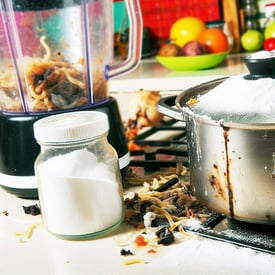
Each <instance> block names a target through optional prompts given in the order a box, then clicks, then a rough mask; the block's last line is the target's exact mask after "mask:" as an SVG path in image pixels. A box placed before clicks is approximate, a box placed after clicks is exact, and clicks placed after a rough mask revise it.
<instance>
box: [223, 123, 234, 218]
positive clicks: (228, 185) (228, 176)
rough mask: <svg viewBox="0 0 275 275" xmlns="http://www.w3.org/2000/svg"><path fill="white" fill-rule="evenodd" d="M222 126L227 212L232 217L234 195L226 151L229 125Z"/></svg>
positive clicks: (228, 140)
mask: <svg viewBox="0 0 275 275" xmlns="http://www.w3.org/2000/svg"><path fill="white" fill-rule="evenodd" d="M222 127H223V136H224V145H225V155H226V179H227V190H228V199H229V213H230V216H231V217H234V204H233V200H234V196H233V191H232V187H233V185H232V183H231V179H230V158H229V153H228V143H229V142H230V139H229V130H230V128H229V127H224V126H222Z"/></svg>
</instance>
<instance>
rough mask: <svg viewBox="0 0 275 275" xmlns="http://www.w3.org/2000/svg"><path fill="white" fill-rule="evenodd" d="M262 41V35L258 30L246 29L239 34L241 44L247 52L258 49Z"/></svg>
mask: <svg viewBox="0 0 275 275" xmlns="http://www.w3.org/2000/svg"><path fill="white" fill-rule="evenodd" d="M263 41H264V35H263V34H262V33H261V32H260V31H258V30H253V29H251V30H247V31H245V32H244V33H243V34H242V36H241V45H242V47H243V48H244V50H246V51H248V52H251V51H258V50H260V49H261V48H262V45H263Z"/></svg>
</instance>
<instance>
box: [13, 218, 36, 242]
mask: <svg viewBox="0 0 275 275" xmlns="http://www.w3.org/2000/svg"><path fill="white" fill-rule="evenodd" d="M40 225H41V223H32V224H30V225H29V226H28V228H27V230H26V231H23V232H16V233H15V236H17V237H20V238H19V242H20V243H24V242H26V240H28V239H30V238H31V237H32V236H33V232H34V231H35V229H37V228H38V227H39V226H40Z"/></svg>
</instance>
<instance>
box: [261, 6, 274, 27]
mask: <svg viewBox="0 0 275 275" xmlns="http://www.w3.org/2000/svg"><path fill="white" fill-rule="evenodd" d="M265 18H266V20H265V22H264V29H265V28H266V27H267V26H268V25H269V24H271V23H272V22H274V21H275V3H269V4H266V5H265Z"/></svg>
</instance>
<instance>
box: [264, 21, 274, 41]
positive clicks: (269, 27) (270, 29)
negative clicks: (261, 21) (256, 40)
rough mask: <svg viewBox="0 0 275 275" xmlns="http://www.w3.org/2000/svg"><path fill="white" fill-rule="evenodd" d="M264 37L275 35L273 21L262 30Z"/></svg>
mask: <svg viewBox="0 0 275 275" xmlns="http://www.w3.org/2000/svg"><path fill="white" fill-rule="evenodd" d="M264 37H265V39H267V38H270V37H275V22H272V23H270V24H268V25H267V27H266V28H265V30H264Z"/></svg>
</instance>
